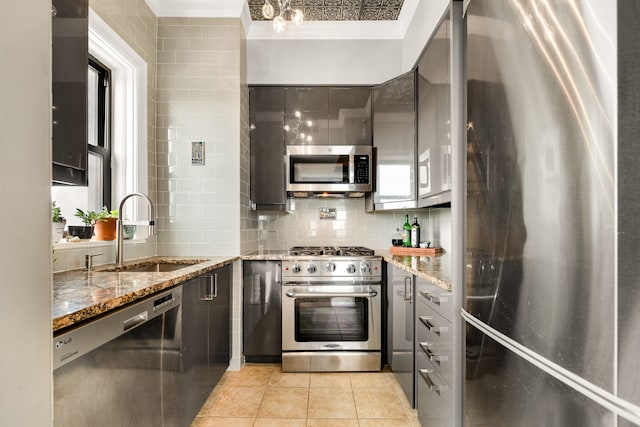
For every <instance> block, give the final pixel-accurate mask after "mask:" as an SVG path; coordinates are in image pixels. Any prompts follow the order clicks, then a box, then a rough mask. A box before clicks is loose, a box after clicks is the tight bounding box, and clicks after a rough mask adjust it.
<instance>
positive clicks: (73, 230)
mask: <svg viewBox="0 0 640 427" xmlns="http://www.w3.org/2000/svg"><path fill="white" fill-rule="evenodd" d="M96 215H97V214H96V212H94V211H89V210H87V211H86V212H85V211H83V210H82V209H76V213H75V214H74V216H76V217H78V218H80V220H81V221H82V223H83V224H84V225H70V226H69V227H68V228H69V235H70V236H77V237H79V238H81V239H90V238H91V236H93V224H94V223H95V221H96Z"/></svg>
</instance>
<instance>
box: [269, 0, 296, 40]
mask: <svg viewBox="0 0 640 427" xmlns="http://www.w3.org/2000/svg"><path fill="white" fill-rule="evenodd" d="M274 1H275V2H277V3H278V6H279V7H280V14H279V15H278V16H276V17H275V18H274V19H273V28H274V29H275V30H276V32H278V33H281V32H283V31H284V30H285V29H286V28H287V22H286V21H285V16H287V15H289V16H290V18H291V22H293V23H294V24H296V25H300V24H302V22H303V21H304V14H303V13H302V11H301V10H300V9H291V0H274ZM262 16H264V17H265V18H266V19H271V18H273V16H274V9H273V5H272V4H271V1H270V0H264V6H262Z"/></svg>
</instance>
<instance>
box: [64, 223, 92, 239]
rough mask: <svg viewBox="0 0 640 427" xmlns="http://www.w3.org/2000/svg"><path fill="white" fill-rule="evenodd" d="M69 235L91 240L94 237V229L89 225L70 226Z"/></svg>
mask: <svg viewBox="0 0 640 427" xmlns="http://www.w3.org/2000/svg"><path fill="white" fill-rule="evenodd" d="M67 234H69V236H75V237H78V238H80V239H90V238H91V236H93V227H91V226H89V225H70V226H69V230H68V233H67Z"/></svg>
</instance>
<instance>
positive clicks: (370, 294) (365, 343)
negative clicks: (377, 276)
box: [282, 283, 382, 351]
mask: <svg viewBox="0 0 640 427" xmlns="http://www.w3.org/2000/svg"><path fill="white" fill-rule="evenodd" d="M381 301H382V294H381V285H380V284H379V283H375V284H349V285H314V284H305V285H299V284H297V285H291V284H286V283H285V284H284V285H283V287H282V349H283V351H322V350H325V351H336V350H380V349H381V345H380V343H381V334H382V324H381V313H382V303H381Z"/></svg>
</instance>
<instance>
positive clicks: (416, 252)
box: [389, 246, 444, 256]
mask: <svg viewBox="0 0 640 427" xmlns="http://www.w3.org/2000/svg"><path fill="white" fill-rule="evenodd" d="M389 250H390V251H391V253H392V254H393V255H411V256H425V255H438V254H442V253H444V249H442V248H403V247H399V246H391V247H390V248H389Z"/></svg>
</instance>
